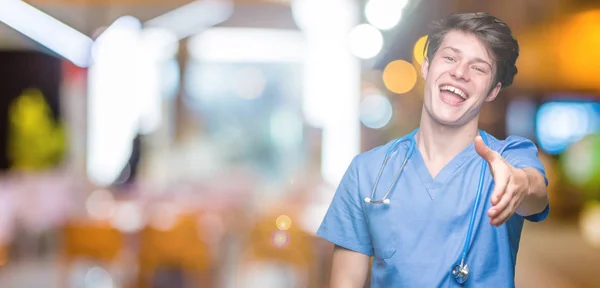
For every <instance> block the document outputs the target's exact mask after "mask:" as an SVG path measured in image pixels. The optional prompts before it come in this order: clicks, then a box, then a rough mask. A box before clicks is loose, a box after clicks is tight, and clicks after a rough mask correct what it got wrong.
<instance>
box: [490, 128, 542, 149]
mask: <svg viewBox="0 0 600 288" xmlns="http://www.w3.org/2000/svg"><path fill="white" fill-rule="evenodd" d="M486 136H487V138H488V145H489V147H490V148H491V149H492V150H494V151H496V152H498V153H500V154H502V153H505V152H510V151H519V150H530V149H534V150H537V146H536V145H535V143H533V141H531V140H530V139H528V138H525V137H522V136H516V135H510V136H508V137H506V139H498V138H496V137H494V136H493V135H491V134H489V133H487V132H486Z"/></svg>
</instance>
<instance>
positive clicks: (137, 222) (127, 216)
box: [111, 201, 145, 233]
mask: <svg viewBox="0 0 600 288" xmlns="http://www.w3.org/2000/svg"><path fill="white" fill-rule="evenodd" d="M144 220H145V219H143V213H142V208H141V207H140V204H138V203H136V202H133V201H124V202H121V203H118V204H117V205H116V209H115V213H114V215H113V217H112V218H111V224H112V226H113V227H115V228H117V229H119V230H120V231H122V232H124V233H135V232H138V231H140V230H141V229H142V227H143V226H144V224H145V223H144V222H145V221H144Z"/></svg>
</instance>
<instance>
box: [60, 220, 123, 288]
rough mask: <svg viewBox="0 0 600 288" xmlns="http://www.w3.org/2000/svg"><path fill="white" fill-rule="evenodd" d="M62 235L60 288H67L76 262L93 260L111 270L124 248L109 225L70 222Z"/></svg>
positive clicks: (120, 238)
mask: <svg viewBox="0 0 600 288" xmlns="http://www.w3.org/2000/svg"><path fill="white" fill-rule="evenodd" d="M61 232H62V233H61V234H62V235H61V236H62V237H61V238H62V249H61V254H60V256H61V257H60V259H61V275H60V278H61V280H60V281H61V286H60V287H68V285H67V283H68V281H67V279H68V276H69V275H70V272H71V269H70V268H71V267H72V264H73V263H74V262H75V261H77V260H91V261H93V262H96V263H99V264H101V265H105V266H111V265H112V264H115V262H116V261H118V260H119V258H118V257H119V255H120V253H121V252H122V251H123V249H124V246H125V239H124V236H123V235H122V234H121V232H120V231H119V230H117V229H116V228H114V227H112V226H111V225H110V223H109V222H104V221H102V222H97V221H71V222H68V223H66V224H65V226H64V227H63V229H62V231H61Z"/></svg>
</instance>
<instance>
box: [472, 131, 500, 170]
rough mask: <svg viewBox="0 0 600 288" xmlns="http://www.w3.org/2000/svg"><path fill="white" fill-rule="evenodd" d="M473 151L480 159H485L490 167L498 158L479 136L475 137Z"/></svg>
mask: <svg viewBox="0 0 600 288" xmlns="http://www.w3.org/2000/svg"><path fill="white" fill-rule="evenodd" d="M475 151H476V152H477V154H479V156H481V158H483V159H485V161H487V162H488V163H490V165H491V164H492V162H494V161H495V160H496V159H497V158H498V156H499V155H498V153H497V152H496V151H494V150H492V149H490V147H488V146H486V145H485V142H483V139H482V138H481V136H477V137H475Z"/></svg>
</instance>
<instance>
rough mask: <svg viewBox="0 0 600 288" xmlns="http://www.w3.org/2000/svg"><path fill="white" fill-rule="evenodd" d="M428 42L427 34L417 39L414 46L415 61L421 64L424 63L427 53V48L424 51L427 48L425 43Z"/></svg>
mask: <svg viewBox="0 0 600 288" xmlns="http://www.w3.org/2000/svg"><path fill="white" fill-rule="evenodd" d="M426 42H427V35H425V36H422V37H421V38H419V40H417V42H416V43H415V46H414V47H413V57H414V58H415V61H416V62H417V63H418V64H419V66H420V65H423V60H424V59H425V55H426V54H427V50H425V51H424V52H423V49H425V43H426Z"/></svg>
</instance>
